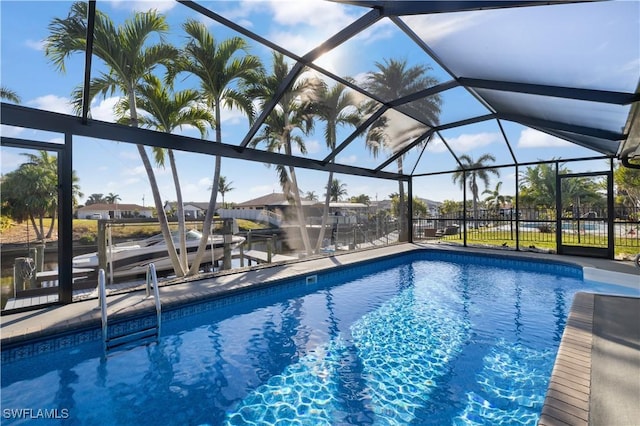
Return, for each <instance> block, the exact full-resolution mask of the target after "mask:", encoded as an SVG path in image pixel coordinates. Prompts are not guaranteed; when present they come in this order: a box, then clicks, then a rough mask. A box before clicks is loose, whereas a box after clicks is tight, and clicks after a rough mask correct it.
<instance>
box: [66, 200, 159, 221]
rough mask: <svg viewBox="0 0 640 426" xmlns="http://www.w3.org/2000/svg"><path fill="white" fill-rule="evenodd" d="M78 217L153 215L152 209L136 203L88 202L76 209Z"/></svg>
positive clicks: (116, 217) (107, 217)
mask: <svg viewBox="0 0 640 426" xmlns="http://www.w3.org/2000/svg"><path fill="white" fill-rule="evenodd" d="M76 216H77V218H78V219H125V218H134V217H146V218H151V217H153V209H152V208H150V207H143V206H139V205H137V204H121V203H117V204H104V203H99V204H90V205H88V206H84V207H80V208H78V209H77V210H76Z"/></svg>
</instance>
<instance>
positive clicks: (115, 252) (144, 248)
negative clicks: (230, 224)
mask: <svg viewBox="0 0 640 426" xmlns="http://www.w3.org/2000/svg"><path fill="white" fill-rule="evenodd" d="M172 237H173V242H174V244H175V245H176V248H177V249H178V252H179V251H180V249H179V243H178V233H177V231H174V232H172ZM201 238H202V233H201V232H199V231H196V230H194V229H190V230H188V231H187V232H186V242H187V253H188V258H189V263H191V262H192V261H193V260H194V259H195V256H196V252H197V251H198V245H199V244H200V240H201ZM244 240H245V239H244V237H240V236H238V235H232V236H231V243H230V248H231V250H233V249H235V248H236V247H238V246H239V245H240V244H242V243H243V242H244ZM223 256H224V239H223V236H222V235H211V236H209V241H208V243H207V250H206V252H205V256H204V257H203V260H202V263H214V262H215V261H216V260H219V259H221V258H222V257H223ZM107 263H108V265H107V270H106V271H105V272H107V274H109V273H113V278H124V277H132V276H142V275H144V274H145V273H146V271H147V266H148V265H149V264H150V263H153V264H154V265H155V267H156V271H158V273H162V272H165V273H166V272H173V265H172V264H171V259H170V258H169V255H168V253H167V244H166V243H165V241H164V237H163V235H162V234H157V235H153V236H151V237H149V238H145V239H143V240H138V241H129V242H124V243H118V244H113V245H111V246H108V247H107ZM73 267H74V268H83V269H94V270H97V269H98V253H97V252H93V253H87V254H83V255H79V256H75V257H74V258H73Z"/></svg>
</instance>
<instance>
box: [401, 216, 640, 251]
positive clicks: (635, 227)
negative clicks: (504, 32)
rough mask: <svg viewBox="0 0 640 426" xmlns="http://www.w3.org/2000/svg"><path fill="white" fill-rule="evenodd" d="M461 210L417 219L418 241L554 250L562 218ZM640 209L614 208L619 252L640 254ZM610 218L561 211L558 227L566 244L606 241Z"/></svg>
mask: <svg viewBox="0 0 640 426" xmlns="http://www.w3.org/2000/svg"><path fill="white" fill-rule="evenodd" d="M463 216H464V215H463V213H462V211H460V212H456V213H454V214H450V215H439V216H433V217H426V218H414V219H413V238H414V241H424V240H444V241H451V242H457V243H463V242H464V239H465V232H466V240H467V243H468V244H480V245H495V246H505V247H506V246H508V247H512V248H516V243H518V244H517V248H519V249H521V248H540V249H549V250H555V249H556V231H557V229H556V228H557V226H558V222H557V220H556V217H557V216H556V210H555V209H521V210H518V211H516V210H515V209H503V210H499V211H492V212H489V211H481V212H480V213H479V214H478V218H474V217H473V214H472V213H470V212H467V218H466V220H464V218H463ZM639 217H640V209H630V208H625V207H616V209H615V210H614V215H613V218H612V220H613V235H612V237H613V239H614V247H615V251H616V254H620V253H629V254H633V253H638V252H640V222H638V218H639ZM608 220H609V219H607V218H606V216H605V215H604V214H603V212H601V211H598V210H591V211H588V212H580V214H578V213H577V212H573V211H564V212H562V216H561V220H560V226H561V230H562V242H563V244H577V245H587V246H589V245H592V246H598V245H605V246H606V241H607V239H608V238H609V229H608V223H609V222H608Z"/></svg>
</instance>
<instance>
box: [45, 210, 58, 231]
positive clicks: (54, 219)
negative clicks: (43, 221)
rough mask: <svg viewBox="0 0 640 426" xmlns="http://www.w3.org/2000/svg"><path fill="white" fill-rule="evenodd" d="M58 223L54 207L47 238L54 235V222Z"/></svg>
mask: <svg viewBox="0 0 640 426" xmlns="http://www.w3.org/2000/svg"><path fill="white" fill-rule="evenodd" d="M54 223H56V209H53V211H52V212H51V224H50V225H49V231H48V232H47V236H46V238H51V236H52V235H53V224H54Z"/></svg>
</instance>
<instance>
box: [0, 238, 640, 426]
mask: <svg viewBox="0 0 640 426" xmlns="http://www.w3.org/2000/svg"><path fill="white" fill-rule="evenodd" d="M425 247H426V248H431V249H446V250H451V251H456V252H461V253H464V252H473V253H481V254H489V255H500V254H501V252H500V251H499V250H495V249H472V248H462V247H455V246H439V245H432V244H398V245H392V246H387V247H381V248H375V249H369V250H362V251H357V252H351V253H344V254H335V255H333V256H320V257H316V258H313V259H311V260H301V261H290V262H284V263H280V264H272V265H263V266H261V267H257V268H252V269H250V270H244V271H242V272H235V273H226V274H217V275H216V276H214V277H211V278H205V279H199V280H193V281H190V282H186V283H181V284H174V285H170V286H161V287H160V296H161V300H162V304H163V307H169V308H170V307H171V306H179V305H180V304H185V303H191V302H197V301H199V300H204V299H208V298H214V297H219V296H223V295H225V294H229V293H233V292H242V291H247V290H250V289H251V288H255V287H257V286H264V285H269V283H273V282H274V281H278V280H282V279H287V278H293V277H296V276H302V277H304V276H308V275H313V274H314V273H318V272H321V271H324V270H328V269H332V268H334V267H336V266H347V265H351V264H356V263H358V262H361V261H366V260H372V259H375V258H384V257H387V256H390V255H396V254H401V253H405V252H410V251H413V250H416V249H420V248H425ZM504 254H505V255H509V256H515V257H518V258H522V259H541V260H551V261H560V262H565V263H573V264H576V265H578V266H582V267H583V271H584V276H585V279H590V280H594V281H600V282H607V283H612V284H623V285H627V286H635V288H638V289H639V292H640V269H638V268H636V267H634V266H633V263H632V262H622V261H610V260H604V259H593V258H584V257H573V256H558V255H554V254H543V253H531V252H515V251H505V252H504ZM636 277H637V279H636ZM639 294H640V293H639ZM107 301H108V313H109V318H110V319H120V318H128V317H134V316H136V315H139V314H141V313H143V312H152V311H153V310H154V305H153V299H151V298H147V297H146V295H145V292H144V291H137V292H129V293H118V294H113V295H110V296H108V298H107ZM100 324H101V319H100V309H99V307H98V302H97V300H96V299H89V300H85V301H82V302H76V303H73V304H70V305H65V306H53V307H47V308H43V309H39V310H34V311H29V312H22V313H15V314H7V315H3V316H2V317H0V345H1V346H2V348H3V349H5V348H7V347H14V346H16V345H20V344H21V343H24V342H28V341H32V340H33V339H40V338H45V337H49V336H53V335H56V334H60V333H65V332H70V331H73V330H80V329H89V328H100V326H101V325H100ZM638 407H640V299H639V298H633V297H615V296H604V295H593V294H589V293H578V294H577V295H576V297H575V299H574V302H573V305H572V308H571V312H570V314H569V318H568V319H567V327H566V329H565V332H564V334H563V337H562V342H561V344H560V348H559V352H558V356H557V358H556V363H555V366H554V370H553V373H552V377H551V382H550V386H549V390H548V393H547V396H546V399H545V406H544V408H543V411H542V416H541V419H540V423H539V424H541V425H587V424H590V425H627V424H629V425H631V424H637V421H638V419H640V408H638Z"/></svg>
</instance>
